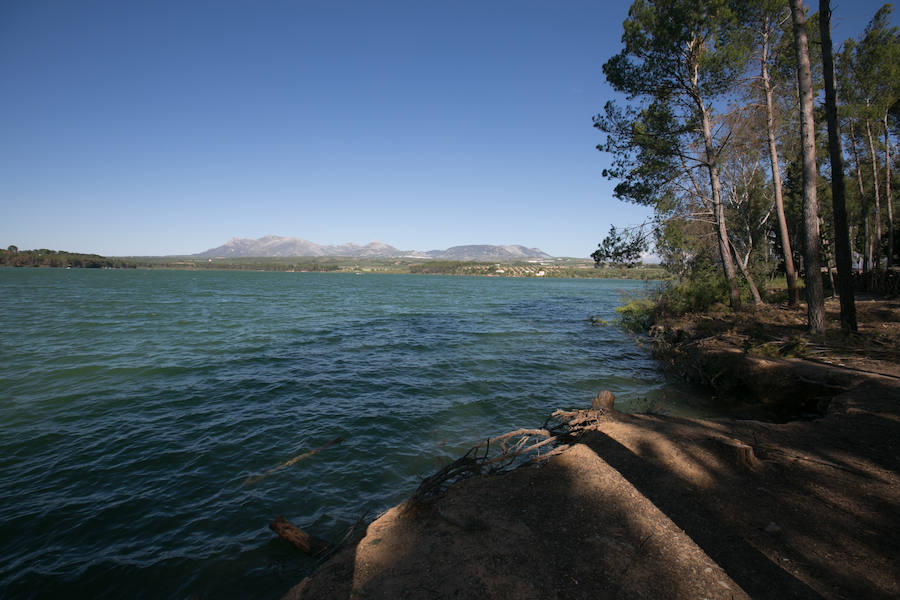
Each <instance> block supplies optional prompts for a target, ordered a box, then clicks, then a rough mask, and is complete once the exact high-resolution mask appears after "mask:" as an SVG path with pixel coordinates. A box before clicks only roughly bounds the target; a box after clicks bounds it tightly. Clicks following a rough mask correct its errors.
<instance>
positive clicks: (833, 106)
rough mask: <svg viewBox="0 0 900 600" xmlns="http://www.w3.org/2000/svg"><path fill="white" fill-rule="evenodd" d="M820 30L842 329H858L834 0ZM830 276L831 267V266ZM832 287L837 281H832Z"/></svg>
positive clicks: (825, 5)
mask: <svg viewBox="0 0 900 600" xmlns="http://www.w3.org/2000/svg"><path fill="white" fill-rule="evenodd" d="M819 32H820V33H821V35H822V68H823V73H824V76H825V119H826V121H827V122H828V153H829V155H830V157H831V199H832V204H833V206H834V262H835V265H836V266H837V272H838V290H839V291H838V293H839V294H840V297H841V329H843V330H844V331H856V330H857V327H856V302H855V300H854V297H853V279H852V278H851V276H850V270H851V268H852V265H851V257H850V229H849V227H848V225H847V203H846V200H845V198H844V156H843V153H842V151H841V130H840V128H839V123H838V115H837V98H836V94H835V91H834V60H833V59H832V56H831V2H830V0H819ZM828 274H829V276H830V275H831V269H828ZM831 285H832V289H834V281H833V280H832V284H831Z"/></svg>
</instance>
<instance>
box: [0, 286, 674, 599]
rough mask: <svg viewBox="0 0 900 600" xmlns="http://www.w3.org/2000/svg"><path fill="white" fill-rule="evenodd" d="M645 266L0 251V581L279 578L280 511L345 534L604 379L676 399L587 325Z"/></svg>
mask: <svg viewBox="0 0 900 600" xmlns="http://www.w3.org/2000/svg"><path fill="white" fill-rule="evenodd" d="M644 285H645V284H643V283H641V282H628V281H608V280H607V281H604V280H559V279H493V278H463V277H456V278H454V277H436V276H404V275H396V276H394V275H365V276H354V275H334V274H329V275H322V274H312V273H309V274H301V273H257V272H251V273H246V272H189V271H97V270H70V271H65V270H11V269H0V358H2V360H0V394H2V395H0V597H3V598H30V597H66V598H73V597H74V598H125V597H128V598H173V597H174V598H179V597H181V598H187V597H191V596H199V597H209V598H276V597H278V596H280V595H281V594H282V593H284V592H285V591H286V590H287V589H288V588H289V587H290V586H291V585H293V584H294V583H296V582H297V581H299V579H300V578H302V576H303V575H304V574H306V573H307V572H308V571H309V569H310V568H311V567H312V566H313V565H314V563H313V561H312V560H311V559H307V558H305V557H303V556H301V555H299V554H298V553H297V552H296V551H295V550H293V549H292V548H291V547H290V546H288V545H287V544H286V543H285V542H283V541H281V540H279V539H277V538H276V537H275V536H274V534H272V532H270V531H269V529H268V528H267V524H268V522H269V521H270V520H271V519H272V518H273V517H275V516H276V515H285V516H286V517H287V518H288V519H290V520H292V521H293V522H295V523H297V524H298V525H300V526H301V527H303V528H305V529H307V530H308V531H310V532H312V533H314V534H317V535H319V536H321V537H325V538H331V539H338V538H340V537H341V536H342V535H343V533H344V532H345V531H346V530H347V528H348V527H349V526H350V525H351V524H352V523H353V522H354V521H356V520H357V519H358V518H361V517H364V516H365V515H369V516H374V515H375V514H377V513H378V512H380V511H382V510H384V509H386V508H387V507H389V506H391V505H393V504H396V503H397V502H399V501H401V500H403V499H404V498H405V497H406V496H407V495H408V494H409V493H411V492H412V491H413V490H414V489H415V487H416V485H417V483H418V482H419V481H420V480H421V478H422V477H424V476H426V475H428V474H430V473H431V472H433V471H434V470H436V469H437V468H439V467H440V466H441V465H443V464H445V463H446V462H447V461H449V460H451V459H453V458H455V457H457V456H458V455H459V454H461V453H462V452H463V451H464V450H465V449H467V448H468V447H470V446H471V445H473V444H474V443H477V442H478V441H480V440H481V439H483V438H484V437H485V436H488V435H492V434H497V433H502V432H504V431H507V430H510V429H514V428H517V427H521V426H537V425H540V423H541V422H543V419H544V418H545V416H546V415H548V414H549V413H550V412H552V411H553V410H555V409H557V408H572V407H577V406H584V405H587V404H589V402H590V399H591V397H592V396H593V395H594V394H596V393H597V392H598V391H599V390H601V389H610V390H612V391H613V392H615V393H616V395H617V397H618V398H619V399H620V400H623V401H625V403H626V406H627V405H629V404H630V405H632V406H646V405H649V404H653V403H655V402H656V401H657V400H660V399H665V400H666V401H667V402H668V403H669V404H670V405H671V404H673V403H676V404H677V403H678V402H680V401H685V400H688V399H689V398H688V397H687V396H685V390H684V388H683V387H681V386H679V385H677V384H672V383H670V382H667V381H666V380H665V379H664V378H663V376H662V375H661V374H660V373H659V372H658V371H657V366H656V365H655V364H654V362H653V361H652V360H651V359H650V357H649V355H648V353H647V352H646V351H645V350H642V349H641V348H639V347H637V346H636V345H635V343H634V342H633V340H631V339H630V338H629V337H628V336H627V335H625V334H623V333H622V332H620V331H619V330H618V329H616V328H614V327H597V326H595V325H591V324H590V323H589V322H588V317H590V316H599V317H601V318H606V319H610V320H611V319H613V318H614V312H613V309H614V307H615V306H616V305H617V304H618V303H620V302H621V296H622V293H623V290H624V291H631V292H636V291H639V290H640V289H641V288H642V287H643V286H644ZM645 399H646V400H645ZM337 436H340V437H341V438H343V440H344V441H343V443H341V444H338V445H335V446H332V447H330V448H328V449H327V450H324V451H323V452H321V453H320V454H317V455H315V456H312V457H310V458H307V459H305V460H301V461H299V462H297V463H296V464H294V465H291V466H289V467H285V468H283V469H281V470H278V471H275V472H272V473H271V474H269V475H267V476H266V477H263V478H262V479H260V480H259V481H256V482H255V483H252V482H251V483H249V484H248V483H247V479H248V477H252V476H254V475H258V474H261V473H264V472H266V471H267V470H269V469H272V468H273V467H276V466H277V465H279V464H280V463H283V462H284V461H287V460H289V459H290V458H292V457H294V456H297V455H298V454H301V453H303V452H306V451H308V450H311V449H313V448H315V447H317V446H320V445H322V444H324V443H326V442H328V441H329V440H331V439H333V438H335V437H337Z"/></svg>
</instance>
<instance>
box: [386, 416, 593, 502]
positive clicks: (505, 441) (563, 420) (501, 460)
mask: <svg viewBox="0 0 900 600" xmlns="http://www.w3.org/2000/svg"><path fill="white" fill-rule="evenodd" d="M604 418H609V412H608V411H607V410H604V409H600V408H595V409H590V410H576V411H562V410H557V411H555V412H554V413H552V414H551V415H550V416H549V417H547V419H546V420H545V421H544V426H543V427H542V428H541V429H517V430H515V431H510V432H508V433H504V434H503V435H499V436H497V437H493V438H490V439H487V440H485V441H483V442H482V443H480V444H478V445H477V446H474V447H473V448H471V449H469V451H468V452H466V453H465V454H464V455H463V456H461V457H460V458H457V459H456V460H454V461H453V462H451V463H450V464H448V465H446V466H445V467H443V468H442V469H441V470H440V471H438V472H437V473H435V474H434V475H431V476H429V477H426V478H425V479H424V480H423V481H422V483H421V484H420V485H419V487H418V489H416V491H415V492H414V493H413V495H412V496H411V497H410V498H409V500H407V501H406V502H405V503H404V504H403V510H404V512H406V513H408V514H412V513H415V512H416V511H417V510H419V509H422V508H424V507H426V506H430V505H431V504H432V503H433V502H434V501H435V500H437V499H438V498H440V497H441V496H442V495H443V494H444V492H446V491H447V488H449V487H450V486H451V485H453V484H454V483H456V482H458V481H462V480H464V479H468V478H470V477H474V476H476V475H490V474H494V473H499V472H502V471H507V470H512V469H517V468H519V467H522V466H526V465H534V464H538V463H542V462H544V461H546V460H547V459H549V458H550V457H552V456H555V455H557V454H560V453H561V452H563V451H564V450H566V449H567V448H568V447H569V445H570V444H571V443H572V442H573V441H575V440H576V439H577V438H578V437H580V436H581V434H582V433H583V432H584V431H585V430H586V429H588V428H590V427H591V426H593V425H596V424H597V423H599V422H600V420H602V419H604ZM492 450H493V451H494V452H493V453H492Z"/></svg>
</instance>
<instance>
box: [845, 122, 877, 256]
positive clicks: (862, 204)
mask: <svg viewBox="0 0 900 600" xmlns="http://www.w3.org/2000/svg"><path fill="white" fill-rule="evenodd" d="M850 149H851V150H853V162H854V163H856V181H857V183H859V209H860V213H861V216H862V222H863V252H862V255H863V272H864V273H868V272H869V269H871V268H872V239H871V238H872V234H871V232H870V231H869V206H868V205H869V203H868V202H867V201H866V190H865V187H863V177H862V164H861V163H860V162H859V148H858V146H857V143H856V135H855V133H854V131H853V119H850Z"/></svg>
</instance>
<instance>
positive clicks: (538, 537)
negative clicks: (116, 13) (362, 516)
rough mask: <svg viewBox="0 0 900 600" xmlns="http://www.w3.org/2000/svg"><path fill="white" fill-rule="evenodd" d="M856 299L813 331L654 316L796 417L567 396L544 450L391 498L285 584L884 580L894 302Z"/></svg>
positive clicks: (717, 585) (406, 593)
mask: <svg viewBox="0 0 900 600" xmlns="http://www.w3.org/2000/svg"><path fill="white" fill-rule="evenodd" d="M858 306H859V309H860V324H861V327H860V330H861V332H860V334H858V335H845V334H843V333H841V332H840V331H839V328H838V327H837V325H836V324H835V322H834V318H835V316H836V315H835V314H834V310H835V309H836V306H831V305H829V309H830V310H829V313H830V315H829V316H830V319H831V320H830V322H829V332H828V333H827V334H826V335H824V336H819V337H818V338H813V337H810V336H808V335H806V334H805V333H804V331H803V325H802V321H803V314H802V312H799V311H797V310H795V309H789V308H778V307H768V308H766V309H764V311H758V312H757V313H756V314H755V315H753V316H747V315H738V316H735V315H729V314H726V313H722V314H718V315H717V314H707V315H702V316H694V317H690V318H682V319H679V320H678V321H673V322H669V323H665V324H663V326H662V327H660V328H659V329H658V330H657V331H656V332H655V336H656V339H657V342H658V344H659V347H660V348H661V349H662V352H663V353H662V354H661V356H668V357H669V358H670V359H671V360H669V361H668V362H669V363H670V364H671V366H672V367H673V368H676V369H679V370H681V371H682V372H683V373H684V374H685V375H686V376H690V377H693V378H695V379H697V380H699V381H703V380H705V382H706V383H707V384H710V385H713V386H714V387H715V388H716V389H717V390H718V391H719V393H720V394H722V397H723V399H727V398H726V396H727V395H728V394H731V393H740V394H742V395H745V396H749V395H753V394H757V393H758V392H759V390H762V391H764V392H766V391H770V390H771V389H772V388H774V389H776V390H779V392H778V393H770V394H768V395H766V396H765V398H764V399H765V400H766V401H767V402H769V403H771V404H773V405H775V404H778V403H780V402H785V401H787V402H788V403H789V404H791V406H792V410H794V412H795V413H797V414H804V415H805V418H804V419H803V420H793V421H789V422H785V423H772V422H761V421H750V420H737V419H713V420H703V419H688V418H678V417H671V416H665V415H627V414H622V413H618V412H616V411H608V410H603V409H596V410H589V411H583V412H581V413H580V416H581V420H582V422H585V423H587V425H584V426H581V427H579V428H577V429H576V428H575V427H574V426H573V427H572V428H571V429H570V435H569V437H567V438H566V439H565V441H566V442H567V443H568V447H567V448H566V449H564V450H561V451H560V452H559V453H558V454H557V455H556V456H554V457H552V458H550V459H548V460H540V461H535V463H534V464H533V465H532V466H524V467H520V468H517V469H515V470H511V471H508V472H504V473H501V474H495V475H490V476H486V475H482V476H476V477H472V478H468V479H465V480H463V481H460V482H458V483H455V484H454V485H452V486H451V487H450V488H449V489H448V490H447V491H446V493H444V494H443V495H442V496H440V497H439V498H437V499H436V500H434V501H433V502H430V503H428V504H427V505H423V506H421V507H418V508H417V509H416V510H407V509H408V508H409V506H408V505H407V506H400V507H395V508H393V509H391V510H390V511H388V512H387V513H385V514H384V515H382V516H381V517H380V518H378V519H377V520H375V521H374V522H373V523H371V524H370V525H369V527H368V530H367V531H366V532H365V535H364V537H362V539H360V540H358V542H357V543H354V544H351V545H349V546H348V547H346V548H344V549H343V550H342V551H340V552H339V553H337V554H336V555H334V556H333V557H332V558H331V559H330V560H328V561H327V562H326V563H324V564H323V565H322V566H321V567H320V569H319V570H318V571H317V572H316V573H315V574H314V575H313V576H312V577H310V578H307V579H304V580H303V581H302V582H300V583H299V584H298V585H297V586H295V587H294V588H293V589H292V590H290V591H289V592H288V594H287V595H286V596H285V599H292V600H296V599H299V598H303V599H318V598H511V599H512V598H516V599H519V598H523V599H524V598H559V599H564V598H698V599H699V598H748V597H752V598H779V599H781V598H835V599H842V598H848V599H849V598H873V599H877V598H885V599H887V598H897V597H900V452H898V451H900V370H898V362H900V361H898V356H900V355H898V348H900V302H890V301H875V300H863V301H861V302H859V303H858ZM672 357H674V358H672ZM764 395H765V394H764ZM815 410H818V411H819V412H820V413H823V416H816V418H813V413H812V412H810V411H815ZM572 422H573V423H574V421H572ZM545 448H546V447H545Z"/></svg>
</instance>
